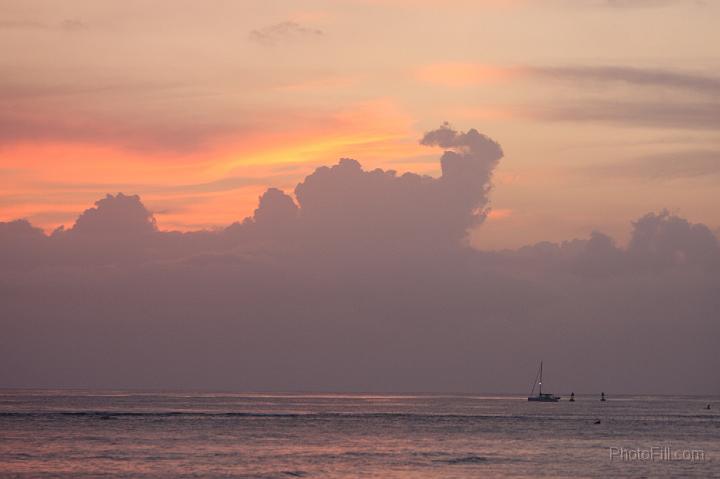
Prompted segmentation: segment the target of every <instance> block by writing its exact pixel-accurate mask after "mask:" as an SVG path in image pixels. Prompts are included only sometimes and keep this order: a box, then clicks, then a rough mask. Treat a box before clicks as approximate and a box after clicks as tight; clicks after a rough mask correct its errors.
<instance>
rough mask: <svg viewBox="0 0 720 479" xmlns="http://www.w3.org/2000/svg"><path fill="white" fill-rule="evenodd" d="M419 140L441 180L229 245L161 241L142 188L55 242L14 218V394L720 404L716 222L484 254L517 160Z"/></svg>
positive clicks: (352, 180) (317, 198) (315, 179)
mask: <svg viewBox="0 0 720 479" xmlns="http://www.w3.org/2000/svg"><path fill="white" fill-rule="evenodd" d="M421 142H422V143H423V144H425V145H428V146H436V147H440V148H443V149H444V152H443V153H442V156H441V166H442V175H441V176H440V177H437V178H433V177H429V176H421V175H416V174H413V173H406V174H402V175H398V174H397V173H396V172H394V171H385V170H379V169H377V170H371V171H367V170H365V169H363V167H362V166H361V165H360V163H359V162H357V161H355V160H351V159H343V160H340V161H339V162H338V163H337V164H336V165H333V166H330V167H320V168H318V169H317V170H316V171H315V172H313V173H312V174H311V175H309V176H308V177H307V178H305V180H304V181H302V182H301V183H300V184H298V185H297V187H296V189H295V192H294V195H291V194H289V193H287V192H283V191H281V190H279V189H275V188H270V189H268V190H267V191H266V192H265V193H264V194H263V195H262V196H261V197H260V198H259V202H258V207H257V209H256V210H255V212H254V214H253V216H252V217H250V218H246V219H245V220H243V221H241V222H238V223H235V224H233V225H231V226H229V227H228V228H226V229H225V230H221V231H212V232H209V231H198V232H190V233H178V232H167V231H160V230H158V229H157V227H156V226H155V223H154V220H153V218H152V213H151V212H150V211H148V210H147V208H145V207H144V206H143V204H142V202H141V200H140V199H139V198H138V197H137V196H129V195H124V194H116V195H108V196H107V197H105V198H103V199H101V200H99V201H98V202H97V203H96V205H95V206H94V207H92V208H89V209H88V210H86V211H85V212H84V213H82V214H81V215H80V216H79V218H78V220H77V221H76V223H75V225H74V226H73V227H72V228H69V229H68V230H67V231H65V230H60V231H57V232H55V233H54V234H52V235H51V236H47V235H45V234H44V233H43V232H42V231H40V230H38V229H36V228H33V227H32V225H30V224H29V223H28V222H26V221H15V222H9V223H0V266H1V267H0V299H1V300H0V325H1V326H2V328H3V334H2V335H1V336H0V385H2V386H51V387H52V386H91V387H155V388H158V387H200V388H215V389H241V390H262V389H266V390H285V391H287V390H305V391H307V390H336V391H337V390H346V391H453V392H457V391H468V392H472V391H476V392H477V391H493V390H504V391H517V392H525V391H524V389H523V388H524V386H525V384H526V383H527V374H528V371H532V370H533V368H534V367H535V364H536V361H537V359H538V358H539V357H540V356H542V357H543V358H544V359H545V361H546V362H548V363H549V364H552V369H553V380H554V385H555V386H556V388H555V389H556V391H557V392H559V393H563V392H567V391H569V390H574V391H588V392H593V391H597V390H598V389H603V390H606V391H616V392H680V391H682V392H683V393H708V394H711V393H714V394H716V393H718V392H719V391H718V389H717V387H718V384H717V383H716V382H715V383H712V382H708V381H707V378H708V377H712V374H713V371H715V370H716V369H717V368H718V367H720V364H718V356H717V353H716V347H717V345H716V344H715V341H714V338H717V337H718V334H719V333H720V329H719V328H720V326H718V323H717V321H716V320H715V312H716V311H718V309H720V303H719V301H720V299H719V298H720V290H719V289H718V288H719V286H718V285H719V284H720V250H719V248H718V239H717V237H716V236H715V235H713V234H712V232H711V231H710V230H709V229H708V228H707V227H706V226H704V225H701V224H693V223H691V222H689V221H687V220H685V219H682V218H680V217H677V216H674V215H672V214H670V213H668V212H665V211H662V212H660V213H657V214H654V213H651V214H648V215H646V216H643V217H642V218H640V219H638V220H637V221H636V222H635V223H634V224H633V225H632V233H631V239H630V241H629V243H628V244H627V246H622V245H618V244H616V242H615V241H614V240H613V239H612V238H610V237H609V236H607V235H604V234H603V233H601V232H595V233H593V234H592V235H590V237H589V238H587V239H573V240H568V241H565V242H563V243H560V244H553V243H540V244H536V245H530V246H527V247H524V248H520V249H518V250H509V251H477V250H474V249H472V248H471V247H469V246H468V245H467V244H466V243H465V242H464V241H463V240H464V238H465V236H466V235H467V230H468V229H469V228H472V227H474V226H476V225H477V224H478V223H480V222H481V221H482V219H483V218H484V215H485V212H486V211H487V208H488V204H489V203H488V202H489V194H490V189H491V179H492V172H493V170H494V168H495V167H496V165H497V164H498V161H500V158H501V157H502V149H501V148H500V146H499V145H498V144H497V143H496V142H495V141H493V140H491V139H490V138H488V137H487V136H484V135H482V134H480V133H479V132H477V131H476V130H472V129H471V130H468V131H466V132H461V131H456V130H454V129H453V128H451V127H450V126H449V125H447V124H445V125H443V126H441V127H440V128H438V129H436V130H433V131H430V132H428V133H427V134H426V135H424V137H423V138H422V140H421ZM668 350H671V351H673V354H672V355H668V354H667V351H668ZM648 365H652V366H653V368H648ZM654 371H657V373H655V372H654ZM688 371H692V372H693V374H688ZM640 373H642V374H640ZM668 375H672V377H673V378H674V379H673V381H671V382H668V381H667V377H668Z"/></svg>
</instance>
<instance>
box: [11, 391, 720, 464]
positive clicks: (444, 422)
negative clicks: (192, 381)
mask: <svg viewBox="0 0 720 479" xmlns="http://www.w3.org/2000/svg"><path fill="white" fill-rule="evenodd" d="M707 404H712V406H713V407H712V409H710V410H707V409H706V405H707ZM598 420H599V421H600V423H599V424H596V423H597V422H598ZM611 448H614V449H611ZM653 448H657V449H653ZM622 450H625V451H626V457H623V456H622V455H621V451H622ZM638 450H639V451H638ZM643 450H646V451H648V454H649V453H650V452H649V451H651V450H652V451H654V453H653V459H647V458H645V459H643V458H642V455H643V453H642V451H643ZM612 451H614V452H615V454H616V457H614V458H611V454H612ZM700 451H701V452H702V455H700V453H699V452H700ZM0 476H2V477H22V478H44V477H82V478H84V477H92V478H95V477H133V478H136V477H139V478H142V477H147V478H183V477H207V478H219V477H241V478H245V477H246V478H292V477H305V478H357V477H363V478H365V477H370V478H479V477H533V478H536V477H553V478H555V477H572V478H576V477H619V478H621V477H703V478H712V477H720V398H717V397H659V396H617V397H612V396H611V397H610V398H609V400H608V401H607V402H605V403H602V402H600V401H599V400H598V397H596V396H593V397H587V396H578V398H577V401H576V402H574V403H571V402H568V401H567V400H563V401H561V402H559V403H529V402H528V401H527V399H526V398H525V397H521V396H500V395H498V396H469V395H467V396H439V395H372V394H367V395H363V394H259V393H257V394H234V393H202V392H130V391H67V390H58V391H49V390H48V391H38V390H32V391H20V390H0Z"/></svg>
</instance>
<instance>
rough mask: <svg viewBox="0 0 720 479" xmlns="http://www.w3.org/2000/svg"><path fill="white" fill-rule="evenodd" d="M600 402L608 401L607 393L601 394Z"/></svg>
mask: <svg viewBox="0 0 720 479" xmlns="http://www.w3.org/2000/svg"><path fill="white" fill-rule="evenodd" d="M600 400H601V401H606V399H605V393H600Z"/></svg>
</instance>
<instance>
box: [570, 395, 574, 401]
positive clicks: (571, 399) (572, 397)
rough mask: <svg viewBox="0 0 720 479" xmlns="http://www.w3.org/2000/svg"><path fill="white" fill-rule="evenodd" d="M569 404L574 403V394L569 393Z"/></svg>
mask: <svg viewBox="0 0 720 479" xmlns="http://www.w3.org/2000/svg"><path fill="white" fill-rule="evenodd" d="M570 402H575V393H570Z"/></svg>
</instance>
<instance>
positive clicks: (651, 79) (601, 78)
mask: <svg viewBox="0 0 720 479" xmlns="http://www.w3.org/2000/svg"><path fill="white" fill-rule="evenodd" d="M530 72H531V73H533V74H535V75H538V76H543V77H548V78H555V79H559V80H569V81H582V82H594V83H627V84H631V85H641V86H651V87H659V88H667V89H683V90H686V91H688V92H693V93H701V94H706V95H712V96H714V97H715V98H717V95H718V94H720V78H719V77H717V76H711V75H707V74H702V73H697V72H687V71H678V70H668V69H656V68H636V67H627V66H595V67H592V66H564V67H563V66H561V67H534V68H530Z"/></svg>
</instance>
